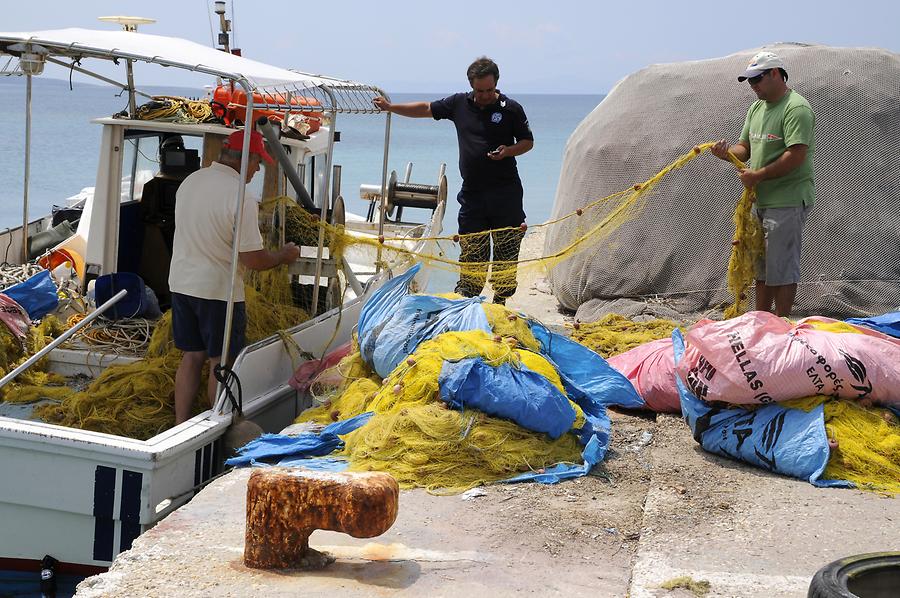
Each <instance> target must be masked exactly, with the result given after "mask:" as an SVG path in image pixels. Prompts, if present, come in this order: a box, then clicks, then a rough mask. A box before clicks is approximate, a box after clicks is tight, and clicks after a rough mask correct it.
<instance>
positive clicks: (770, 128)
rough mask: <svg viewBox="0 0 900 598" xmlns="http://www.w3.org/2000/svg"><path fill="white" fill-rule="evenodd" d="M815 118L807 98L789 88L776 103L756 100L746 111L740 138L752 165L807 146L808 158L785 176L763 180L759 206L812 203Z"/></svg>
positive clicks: (774, 206)
mask: <svg viewBox="0 0 900 598" xmlns="http://www.w3.org/2000/svg"><path fill="white" fill-rule="evenodd" d="M815 120H816V117H815V116H814V115H813V111H812V108H811V107H810V105H809V102H807V101H806V98H804V97H803V96H801V95H800V94H799V93H797V92H796V91H794V90H788V92H787V93H786V94H784V97H782V98H781V99H780V100H778V101H777V102H775V103H771V102H766V101H765V100H757V101H755V102H753V104H752V105H751V106H750V110H748V111H747V119H746V120H745V121H744V130H743V131H741V141H743V142H744V143H747V144H749V146H750V168H753V169H754V170H755V169H757V168H762V167H763V166H766V165H767V164H771V163H772V162H774V161H775V160H777V159H778V158H779V157H781V154H783V153H784V151H785V150H786V149H787V148H789V147H790V146H792V145H796V144H803V145H805V146H807V148H808V149H807V152H806V160H805V161H804V162H803V164H801V165H800V166H799V167H797V168H795V169H794V170H792V171H791V172H789V173H787V174H786V175H784V176H782V177H778V178H776V179H768V180H765V181H760V183H759V184H758V185H757V187H756V201H757V205H758V206H759V207H760V208H790V207H794V206H801V205H805V206H811V205H813V195H814V191H813V125H814V124H815Z"/></svg>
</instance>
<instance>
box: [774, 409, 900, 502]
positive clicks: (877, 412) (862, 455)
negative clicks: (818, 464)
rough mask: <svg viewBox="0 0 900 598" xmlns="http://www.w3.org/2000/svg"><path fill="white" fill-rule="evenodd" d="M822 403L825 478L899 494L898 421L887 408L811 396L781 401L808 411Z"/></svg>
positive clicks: (899, 437) (899, 444)
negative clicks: (825, 437)
mask: <svg viewBox="0 0 900 598" xmlns="http://www.w3.org/2000/svg"><path fill="white" fill-rule="evenodd" d="M823 403H824V405H825V407H824V409H825V430H826V433H827V435H828V438H829V440H830V441H831V443H832V446H833V448H832V449H831V455H830V456H829V458H828V466H827V467H826V468H825V473H824V475H823V476H822V477H823V479H827V480H850V481H851V482H853V483H854V484H856V485H857V487H858V488H860V489H862V490H871V491H875V492H883V493H885V494H900V421H898V419H897V416H896V415H894V414H893V413H891V411H890V410H888V409H881V408H877V407H868V408H867V407H863V406H861V405H860V404H859V403H857V402H855V401H849V400H846V399H834V398H832V397H825V396H815V397H809V398H806V399H797V400H795V401H787V402H784V403H781V405H782V406H784V407H792V408H795V409H803V410H804V411H811V410H812V409H813V408H814V407H817V406H818V405H821V404H823Z"/></svg>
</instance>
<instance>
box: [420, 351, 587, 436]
mask: <svg viewBox="0 0 900 598" xmlns="http://www.w3.org/2000/svg"><path fill="white" fill-rule="evenodd" d="M438 386H439V387H440V396H441V400H442V401H444V402H445V403H447V404H448V405H449V406H450V407H452V408H453V409H459V410H462V409H467V408H472V407H474V408H475V409H478V410H480V411H483V412H484V413H487V414H488V415H493V416H496V417H502V418H504V419H508V420H512V421H514V422H516V423H517V424H519V425H520V426H522V427H523V428H527V429H529V430H534V431H535V432H543V433H544V434H547V435H548V436H550V438H553V439H554V440H555V439H557V438H559V437H560V436H562V435H563V434H565V433H566V432H568V431H569V429H570V428H571V427H572V424H573V423H574V422H575V410H574V409H573V408H572V405H570V404H569V400H568V399H567V398H566V397H565V395H563V393H561V392H560V391H559V389H558V388H556V387H555V386H553V384H551V382H550V381H549V380H547V379H546V378H545V377H543V376H541V375H540V374H538V373H536V372H533V371H531V370H529V369H528V368H525V367H522V368H516V367H514V366H513V365H512V364H510V363H503V364H501V365H499V366H497V367H494V366H492V365H488V364H487V363H485V362H484V360H483V359H482V358H480V357H478V358H472V359H463V360H461V361H458V362H450V361H445V362H444V365H443V366H442V367H441V373H440V375H439V376H438Z"/></svg>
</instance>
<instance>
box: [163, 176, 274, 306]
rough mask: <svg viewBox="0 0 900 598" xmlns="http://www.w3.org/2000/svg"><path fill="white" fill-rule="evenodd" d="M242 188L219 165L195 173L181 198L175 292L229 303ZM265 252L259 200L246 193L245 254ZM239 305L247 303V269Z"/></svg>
mask: <svg viewBox="0 0 900 598" xmlns="http://www.w3.org/2000/svg"><path fill="white" fill-rule="evenodd" d="M241 184H242V181H241V178H240V174H239V173H238V172H237V171H235V170H234V169H233V168H231V167H230V166H226V165H224V164H220V163H219V162H213V163H212V164H211V165H210V166H209V167H208V168H201V169H200V170H198V171H196V172H194V173H192V174H191V175H190V176H188V177H187V178H186V179H184V181H183V182H182V183H181V186H180V187H178V193H177V194H176V195H175V242H174V245H173V248H172V265H171V267H170V269H169V290H171V291H172V292H173V293H181V294H183V295H191V296H192V297H200V298H202V299H217V300H219V301H227V300H228V292H229V289H228V284H229V282H230V281H231V252H232V248H233V247H234V244H233V242H232V237H233V234H234V232H233V231H234V206H235V202H236V200H237V195H238V189H240V185H241ZM262 248H263V240H262V235H261V234H260V232H259V205H258V202H257V199H256V198H255V197H254V196H253V195H252V194H250V193H249V192H248V193H246V195H245V196H244V218H243V220H242V221H241V231H240V251H242V252H243V251H257V250H259V249H262ZM234 298H235V301H243V300H244V281H243V267H242V266H241V265H240V264H238V276H237V278H236V279H235V285H234Z"/></svg>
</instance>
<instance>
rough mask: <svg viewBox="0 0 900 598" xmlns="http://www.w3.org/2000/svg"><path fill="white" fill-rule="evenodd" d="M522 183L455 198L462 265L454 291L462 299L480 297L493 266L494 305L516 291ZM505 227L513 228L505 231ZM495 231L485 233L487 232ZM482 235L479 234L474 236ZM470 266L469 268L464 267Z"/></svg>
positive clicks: (470, 191) (469, 191) (464, 191)
mask: <svg viewBox="0 0 900 598" xmlns="http://www.w3.org/2000/svg"><path fill="white" fill-rule="evenodd" d="M522 196H523V191H522V183H521V182H519V181H514V182H511V183H509V184H506V185H502V186H498V187H494V188H491V189H477V190H473V189H467V188H465V187H463V189H462V190H461V191H460V192H459V194H458V195H457V196H456V199H457V201H458V202H459V204H460V208H459V234H460V235H461V238H460V240H459V245H460V255H459V261H460V262H461V263H463V270H462V271H461V272H460V277H459V282H458V283H456V292H457V293H459V294H460V295H463V296H465V297H474V296H475V295H479V294H481V291H482V289H483V288H484V283H485V281H486V280H487V268H488V265H490V264H491V261H492V257H491V253H492V252H491V243H493V266H492V267H491V272H492V274H491V285H492V286H493V287H494V302H495V303H503V302H505V301H506V299H508V298H509V297H511V296H512V295H513V293H515V292H516V262H517V261H518V259H519V247H520V246H521V244H522V238H523V237H524V236H525V233H524V231H522V230H521V229H520V228H519V226H520V225H521V224H522V223H523V222H525V212H524V211H523V210H522ZM507 227H514V228H511V229H508V230H496V229H504V228H507ZM492 230H493V231H494V232H490V233H489V232H488V231H492ZM473 233H482V234H473ZM466 264H471V266H466Z"/></svg>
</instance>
